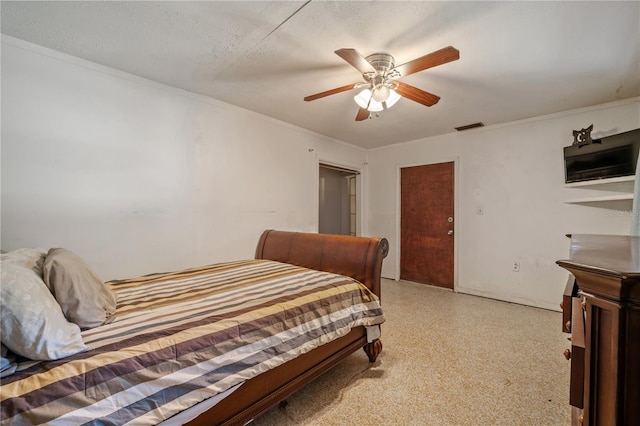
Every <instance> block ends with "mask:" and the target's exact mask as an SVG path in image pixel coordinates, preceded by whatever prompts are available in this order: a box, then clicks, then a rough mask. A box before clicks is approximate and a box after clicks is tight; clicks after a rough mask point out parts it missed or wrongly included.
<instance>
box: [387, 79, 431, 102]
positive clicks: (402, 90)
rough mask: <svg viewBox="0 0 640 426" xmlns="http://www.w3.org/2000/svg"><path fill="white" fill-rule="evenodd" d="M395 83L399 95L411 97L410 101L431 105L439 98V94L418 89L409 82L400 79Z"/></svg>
mask: <svg viewBox="0 0 640 426" xmlns="http://www.w3.org/2000/svg"><path fill="white" fill-rule="evenodd" d="M396 83H398V87H397V88H396V92H398V94H399V95H400V96H403V97H405V98H407V99H411V100H412V101H414V102H418V103H419V104H422V105H425V106H431V105H435V104H437V103H438V101H439V100H440V96H437V95H434V94H433V93H429V92H425V91H424V90H421V89H418V88H417V87H414V86H411V85H410V84H407V83H403V82H401V81H397V82H396Z"/></svg>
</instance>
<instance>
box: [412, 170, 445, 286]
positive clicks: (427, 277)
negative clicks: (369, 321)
mask: <svg viewBox="0 0 640 426" xmlns="http://www.w3.org/2000/svg"><path fill="white" fill-rule="evenodd" d="M453 179H454V163H453V162H450V163H439V164H428V165H425V166H416V167H405V168H402V169H400V278H401V279H403V280H408V281H414V282H418V283H424V284H431V285H436V286H440V287H446V288H450V289H453V241H454V237H453V231H454V223H453V218H454V215H453V205H454V195H453V193H454V183H453Z"/></svg>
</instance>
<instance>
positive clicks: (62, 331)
mask: <svg viewBox="0 0 640 426" xmlns="http://www.w3.org/2000/svg"><path fill="white" fill-rule="evenodd" d="M44 255H45V252H44V251H42V253H41V255H40V254H38V252H34V251H31V252H28V253H26V254H25V252H24V251H17V252H15V253H14V252H11V253H6V254H2V255H1V257H0V262H1V264H0V270H1V275H0V282H1V283H2V285H1V286H0V303H1V304H2V305H1V307H0V326H1V330H2V335H1V337H0V340H1V341H2V344H3V345H5V346H6V347H7V348H9V349H10V350H11V351H12V352H14V353H16V354H18V355H22V356H24V357H27V358H29V359H33V360H54V359H60V358H64V357H67V356H70V355H73V354H76V353H78V352H82V351H85V350H86V349H87V347H86V346H85V344H84V343H83V342H82V336H81V335H80V328H79V327H78V326H77V325H76V324H72V323H70V322H68V321H67V320H66V318H65V317H64V315H63V314H62V309H61V308H60V306H59V305H58V303H57V302H56V300H55V298H54V297H53V295H52V294H51V292H50V291H49V289H48V288H47V286H46V285H45V283H44V281H43V280H42V278H41V276H39V275H38V272H37V271H41V267H42V262H43V260H44ZM40 256H41V258H40Z"/></svg>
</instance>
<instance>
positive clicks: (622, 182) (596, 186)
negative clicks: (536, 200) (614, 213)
mask: <svg viewBox="0 0 640 426" xmlns="http://www.w3.org/2000/svg"><path fill="white" fill-rule="evenodd" d="M635 179H636V177H635V176H622V177H615V178H608V179H596V180H588V181H583V182H572V183H567V184H565V188H569V189H583V190H587V189H588V190H591V191H588V193H582V194H580V195H581V196H577V197H575V198H574V197H572V198H569V199H567V200H565V203H568V204H583V203H600V202H608V201H629V202H630V203H629V209H631V201H633V186H634V182H635ZM585 192H586V191H585Z"/></svg>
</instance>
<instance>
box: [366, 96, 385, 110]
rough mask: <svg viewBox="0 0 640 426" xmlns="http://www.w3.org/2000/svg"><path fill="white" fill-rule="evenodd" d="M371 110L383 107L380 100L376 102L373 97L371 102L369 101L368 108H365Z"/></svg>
mask: <svg viewBox="0 0 640 426" xmlns="http://www.w3.org/2000/svg"><path fill="white" fill-rule="evenodd" d="M367 109H368V110H369V111H371V112H380V111H382V110H383V109H384V106H383V105H382V102H376V101H375V100H374V99H373V98H372V99H371V102H369V108H367Z"/></svg>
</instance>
